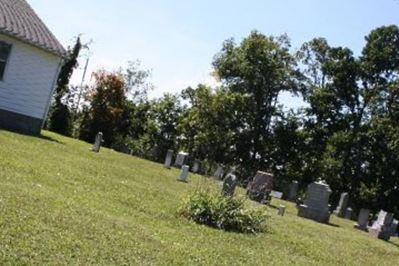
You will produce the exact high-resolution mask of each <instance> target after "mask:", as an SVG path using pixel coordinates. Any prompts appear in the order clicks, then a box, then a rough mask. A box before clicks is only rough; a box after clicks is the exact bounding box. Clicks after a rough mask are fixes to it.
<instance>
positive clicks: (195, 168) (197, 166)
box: [191, 160, 201, 173]
mask: <svg viewBox="0 0 399 266" xmlns="http://www.w3.org/2000/svg"><path fill="white" fill-rule="evenodd" d="M200 164H201V162H200V161H199V160H195V161H194V165H193V168H192V169H191V171H192V172H193V173H198V172H199V171H200Z"/></svg>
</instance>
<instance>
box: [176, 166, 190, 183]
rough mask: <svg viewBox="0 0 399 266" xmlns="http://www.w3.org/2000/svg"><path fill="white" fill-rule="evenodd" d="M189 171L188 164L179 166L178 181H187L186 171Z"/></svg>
mask: <svg viewBox="0 0 399 266" xmlns="http://www.w3.org/2000/svg"><path fill="white" fill-rule="evenodd" d="M189 171H190V166H188V165H183V167H182V168H181V172H180V176H179V179H178V180H179V181H180V182H187V181H188V173H189Z"/></svg>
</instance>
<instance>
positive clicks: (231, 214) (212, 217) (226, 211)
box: [179, 191, 268, 233]
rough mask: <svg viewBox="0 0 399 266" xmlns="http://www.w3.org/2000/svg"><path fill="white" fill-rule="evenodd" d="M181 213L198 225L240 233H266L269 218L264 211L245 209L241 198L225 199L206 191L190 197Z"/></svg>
mask: <svg viewBox="0 0 399 266" xmlns="http://www.w3.org/2000/svg"><path fill="white" fill-rule="evenodd" d="M179 213H180V215H182V216H183V217H185V218H187V219H189V220H192V221H194V222H196V223H199V224H204V225H207V226H210V227H214V228H218V229H222V230H225V231H234V232H239V233H258V232H264V231H265V230H266V222H267V218H268V215H267V213H266V211H265V210H264V209H252V208H245V204H244V200H243V199H241V198H236V197H223V196H221V195H215V194H211V193H208V192H204V191H197V192H195V193H194V194H193V195H192V196H190V197H189V198H188V199H187V200H186V201H185V202H184V204H183V206H182V207H181V209H180V211H179Z"/></svg>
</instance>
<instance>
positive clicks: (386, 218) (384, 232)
mask: <svg viewBox="0 0 399 266" xmlns="http://www.w3.org/2000/svg"><path fill="white" fill-rule="evenodd" d="M392 221H393V213H389V212H386V211H383V210H381V211H380V213H379V214H378V218H377V220H376V221H375V222H374V223H373V226H372V227H371V228H370V229H369V234H370V235H371V236H373V237H376V238H379V239H382V240H386V241H388V240H389V239H390V238H391V224H392Z"/></svg>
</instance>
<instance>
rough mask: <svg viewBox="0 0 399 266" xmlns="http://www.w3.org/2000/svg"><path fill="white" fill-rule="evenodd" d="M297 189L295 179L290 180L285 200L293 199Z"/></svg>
mask: <svg viewBox="0 0 399 266" xmlns="http://www.w3.org/2000/svg"><path fill="white" fill-rule="evenodd" d="M298 189H299V183H298V181H296V180H294V181H292V183H291V185H290V190H289V192H288V196H287V200H289V201H295V200H296V198H297V196H298Z"/></svg>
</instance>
